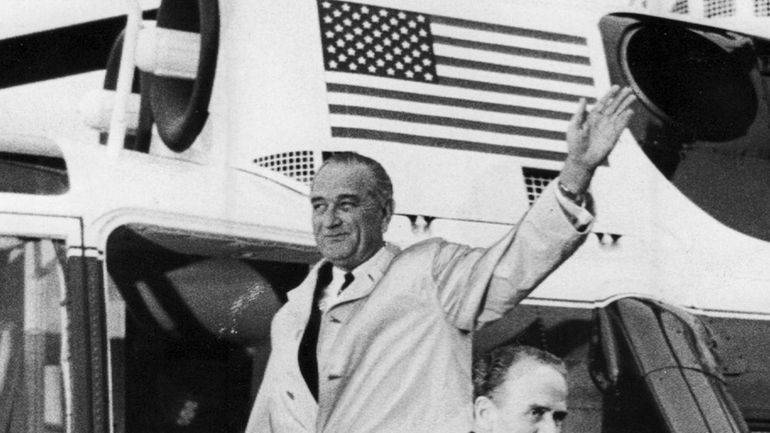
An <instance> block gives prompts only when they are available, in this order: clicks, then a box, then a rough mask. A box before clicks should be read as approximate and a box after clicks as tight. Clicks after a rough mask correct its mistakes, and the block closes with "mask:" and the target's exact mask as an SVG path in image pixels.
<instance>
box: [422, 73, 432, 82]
mask: <svg viewBox="0 0 770 433" xmlns="http://www.w3.org/2000/svg"><path fill="white" fill-rule="evenodd" d="M423 76H424V77H425V79H426V80H428V81H433V74H431V73H427V74H425V75H423Z"/></svg>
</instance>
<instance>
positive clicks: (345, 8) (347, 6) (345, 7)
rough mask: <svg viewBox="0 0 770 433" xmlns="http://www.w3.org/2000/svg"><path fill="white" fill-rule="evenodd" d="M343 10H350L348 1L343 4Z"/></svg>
mask: <svg viewBox="0 0 770 433" xmlns="http://www.w3.org/2000/svg"><path fill="white" fill-rule="evenodd" d="M342 10H343V11H345V12H349V11H350V5H349V4H347V3H345V4H343V5H342Z"/></svg>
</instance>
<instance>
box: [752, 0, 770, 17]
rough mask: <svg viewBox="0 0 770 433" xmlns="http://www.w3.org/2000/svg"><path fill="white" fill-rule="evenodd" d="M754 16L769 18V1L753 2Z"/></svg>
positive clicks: (759, 0) (758, 0)
mask: <svg viewBox="0 0 770 433" xmlns="http://www.w3.org/2000/svg"><path fill="white" fill-rule="evenodd" d="M754 16H757V17H770V0H754Z"/></svg>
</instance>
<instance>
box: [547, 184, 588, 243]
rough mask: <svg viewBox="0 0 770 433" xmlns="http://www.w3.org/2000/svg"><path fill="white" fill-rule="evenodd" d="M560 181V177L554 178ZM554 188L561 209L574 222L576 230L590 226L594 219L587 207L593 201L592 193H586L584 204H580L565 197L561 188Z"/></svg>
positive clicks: (582, 230)
mask: <svg viewBox="0 0 770 433" xmlns="http://www.w3.org/2000/svg"><path fill="white" fill-rule="evenodd" d="M558 181H559V180H558V179H555V180H554V182H558ZM553 189H554V191H555V193H556V200H557V201H558V202H559V206H561V210H562V211H564V215H566V217H567V219H568V220H569V221H570V223H572V226H573V227H575V230H577V231H579V232H584V231H586V230H587V229H588V226H590V225H591V223H592V222H593V220H594V216H593V214H592V213H591V212H590V211H589V210H588V209H586V207H587V206H590V204H591V202H592V200H591V196H590V194H588V193H586V194H585V197H586V198H585V200H583V204H582V205H580V206H578V205H577V204H576V203H575V202H574V201H572V200H570V199H569V198H567V197H565V196H564V194H562V192H561V191H560V190H559V188H553Z"/></svg>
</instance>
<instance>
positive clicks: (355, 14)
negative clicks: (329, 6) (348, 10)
mask: <svg viewBox="0 0 770 433" xmlns="http://www.w3.org/2000/svg"><path fill="white" fill-rule="evenodd" d="M351 16H352V17H353V19H354V20H356V21H358V20H360V19H361V14H359V13H358V12H353V14H352V15H351Z"/></svg>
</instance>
